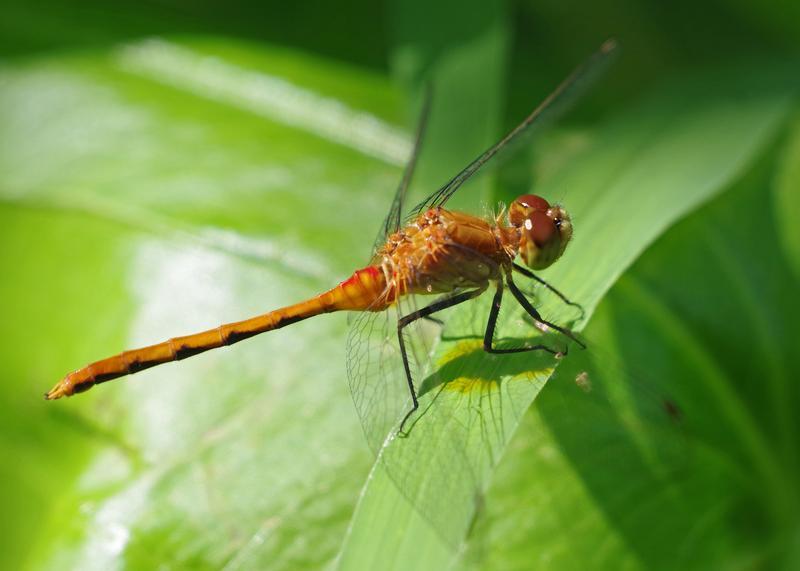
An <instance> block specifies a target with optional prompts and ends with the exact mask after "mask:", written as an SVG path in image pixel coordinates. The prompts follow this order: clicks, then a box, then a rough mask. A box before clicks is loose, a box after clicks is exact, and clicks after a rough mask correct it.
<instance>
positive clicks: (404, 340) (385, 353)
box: [45, 41, 616, 537]
mask: <svg viewBox="0 0 800 571" xmlns="http://www.w3.org/2000/svg"><path fill="white" fill-rule="evenodd" d="M615 47H616V46H615V43H614V42H613V41H609V42H606V43H605V44H603V45H602V46H601V48H600V49H599V50H598V51H597V52H595V53H594V54H593V55H592V56H590V58H589V59H588V60H587V61H586V62H585V63H584V64H582V65H581V66H579V67H578V68H577V69H576V70H575V71H573V73H572V74H570V75H569V76H568V77H567V78H566V79H565V80H564V81H563V82H562V83H561V84H560V85H559V86H558V87H557V88H556V89H555V90H554V91H553V92H552V93H551V94H550V95H549V96H548V97H547V98H546V99H545V100H544V101H543V102H542V103H541V104H540V105H539V106H538V107H536V109H534V110H533V111H532V112H531V113H530V114H529V115H528V116H527V117H525V119H524V120H523V121H522V122H521V123H520V124H519V125H518V126H517V127H516V128H514V129H513V130H512V131H511V132H510V133H508V135H506V136H505V137H503V138H502V139H501V140H500V141H499V142H497V143H496V144H495V145H493V146H492V147H490V148H489V149H488V150H486V151H485V152H484V153H482V154H481V155H480V156H478V157H477V158H476V159H475V160H474V161H472V162H471V163H470V164H469V165H467V166H466V167H465V168H464V169H463V170H462V171H461V172H459V173H458V174H457V175H456V176H454V177H453V178H452V179H451V180H449V181H448V182H447V183H446V184H444V185H443V186H442V187H441V188H439V189H438V190H437V191H436V192H434V193H433V194H431V195H430V196H429V197H428V198H427V199H425V200H424V201H422V202H421V203H420V204H418V205H417V206H415V207H413V208H411V209H410V210H408V211H406V209H405V208H404V207H405V199H406V194H407V190H408V188H409V185H410V182H411V179H412V175H413V172H414V168H415V165H416V162H417V157H418V154H419V149H420V144H421V141H422V139H423V135H424V131H425V125H426V118H427V114H428V108H429V105H428V104H426V105H425V108H424V110H423V112H422V115H421V116H422V118H421V120H420V124H419V127H418V129H417V136H416V141H415V145H414V149H413V151H412V155H411V158H410V160H409V162H408V164H407V166H406V169H405V172H404V175H403V178H402V181H401V183H400V185H399V186H398V188H397V191H396V193H395V196H394V199H393V201H392V205H391V209H390V211H389V214H388V215H387V217H386V219H385V222H384V224H383V226H382V228H381V232H380V234H379V237H378V240H376V243H375V247H374V249H373V256H372V259H371V261H370V263H369V265H367V266H365V267H363V268H361V269H358V270H356V271H355V272H354V273H353V274H352V275H351V276H350V277H348V278H347V279H345V280H344V281H342V282H341V283H339V284H338V285H337V286H335V287H333V288H332V289H330V290H328V291H326V292H324V293H321V294H319V295H318V296H316V297H313V298H311V299H308V300H305V301H301V302H299V303H297V304H295V305H291V306H287V307H283V308H280V309H277V310H274V311H270V312H268V313H265V314H263V315H259V316H257V317H253V318H250V319H246V320H243V321H238V322H235V323H229V324H225V325H220V326H219V327H216V328H213V329H209V330H207V331H203V332H200V333H194V334H191V335H186V336H182V337H175V338H172V339H169V340H167V341H164V342H162V343H158V344H155V345H151V346H147V347H143V348H139V349H133V350H129V351H124V352H122V353H119V354H117V355H114V356H112V357H108V358H105V359H102V360H99V361H96V362H93V363H91V364H89V365H87V366H85V367H83V368H80V369H78V370H76V371H73V372H71V373H69V374H67V375H66V376H65V377H64V378H63V379H62V380H61V381H59V382H58V383H57V384H56V385H55V386H54V387H53V388H52V389H51V390H50V391H48V392H47V393H46V394H45V398H46V399H48V400H55V399H59V398H62V397H68V396H72V395H75V394H77V393H81V392H84V391H87V390H89V389H90V388H92V387H93V386H95V385H97V384H101V383H105V382H107V381H110V380H112V379H117V378H120V377H124V376H127V375H131V374H134V373H137V372H139V371H143V370H144V369H148V368H151V367H154V366H156V365H160V364H163V363H168V362H171V361H178V360H182V359H185V358H188V357H191V356H193V355H196V354H199V353H202V352H204V351H208V350H210V349H215V348H218V347H222V346H226V345H232V344H234V343H237V342H239V341H242V340H244V339H248V338H250V337H253V336H255V335H258V334H260V333H264V332H267V331H272V330H274V329H280V328H282V327H285V326H287V325H290V324H292V323H296V322H298V321H301V320H304V319H308V318H310V317H314V316H317V315H320V314H323V313H331V312H338V311H348V312H354V314H355V315H356V317H355V318H354V319H353V320H352V323H351V327H350V334H349V337H348V342H347V369H348V377H349V383H350V388H351V392H352V395H353V399H354V402H355V405H356V409H357V411H358V414H359V417H360V419H361V422H362V425H363V428H364V432H365V434H366V437H367V441H368V443H369V445H370V447H371V448H372V449H373V450H374V451H375V452H376V453H380V454H381V459H382V461H383V463H384V465H385V466H386V467H387V469H388V471H389V473H390V475H391V477H392V478H393V479H394V480H395V481H396V482H397V484H398V486H399V488H400V489H401V490H402V491H403V493H404V494H405V495H406V496H407V497H408V498H409V499H410V500H411V501H412V503H414V504H415V505H416V506H419V508H420V511H421V512H422V513H423V515H425V516H427V517H428V518H429V519H430V520H432V521H434V523H436V524H437V526H436V527H437V528H438V529H439V530H442V529H443V528H447V527H448V526H449V527H450V528H452V527H454V526H453V525H451V523H450V522H448V521H441V518H440V514H441V513H442V506H441V505H440V503H437V501H438V497H443V496H442V495H441V494H440V493H439V492H438V491H437V490H441V489H442V486H445V487H449V488H450V489H451V491H452V490H455V489H458V492H453V493H451V494H450V496H449V497H448V500H447V501H448V503H449V508H448V509H449V510H450V512H452V511H453V510H454V509H455V510H457V509H458V508H454V507H453V506H454V505H456V506H458V505H459V502H461V503H462V504H464V505H466V506H472V502H473V501H474V499H475V498H474V495H475V493H476V492H479V491H480V490H481V489H482V488H483V487H485V483H486V481H487V480H488V473H489V471H490V468H491V466H492V465H494V464H495V463H496V461H497V458H498V456H499V453H500V452H501V451H502V449H503V447H504V446H505V444H506V443H507V442H508V439H509V438H510V434H511V432H513V428H514V427H515V426H516V424H515V422H514V421H513V419H515V418H519V416H520V415H521V413H522V412H524V410H525V409H526V408H527V406H528V404H530V401H531V400H532V398H533V396H535V394H536V392H538V389H539V388H540V387H541V386H542V385H543V383H544V381H545V380H546V379H547V378H548V377H549V375H550V373H552V371H553V370H554V368H555V362H556V361H557V360H558V359H559V358H561V357H562V356H563V355H564V354H565V353H566V352H567V347H568V345H569V344H576V345H578V346H580V347H585V344H584V342H583V341H581V340H580V339H579V338H578V337H577V336H576V335H575V334H573V333H572V331H571V330H570V329H569V328H568V327H566V326H563V325H559V324H556V323H554V322H552V321H549V320H547V319H545V318H544V317H543V316H542V315H541V313H540V312H539V311H538V310H537V308H536V307H535V305H534V301H532V298H531V297H530V296H529V295H528V294H527V293H526V286H520V285H518V282H517V280H516V278H515V276H516V277H519V278H520V279H521V280H526V281H527V282H528V283H532V284H535V285H537V286H538V287H540V288H543V289H544V290H546V292H548V294H549V295H551V296H554V297H555V298H557V299H558V300H559V302H561V303H564V304H567V305H569V306H572V307H574V308H576V312H579V313H580V317H582V309H580V306H579V305H578V304H577V303H575V302H573V301H571V300H570V299H568V297H567V296H565V295H564V294H562V293H561V292H560V291H559V290H558V289H556V288H555V287H553V286H551V285H550V284H548V283H547V282H546V281H544V280H543V279H542V278H540V277H539V276H538V275H536V274H535V273H534V272H535V271H538V270H542V269H544V268H547V267H549V266H551V265H552V264H553V263H555V262H556V261H557V260H559V259H560V258H561V257H562V255H563V254H564V252H565V249H566V248H567V246H568V244H569V242H570V239H571V237H572V233H573V225H572V220H571V218H570V215H569V214H568V212H567V211H566V210H565V209H564V208H563V207H561V206H560V205H557V204H551V203H550V202H548V201H547V200H546V199H545V198H543V197H541V196H538V195H535V194H525V195H522V196H519V197H518V198H517V199H516V200H514V201H513V202H511V204H510V205H509V206H508V207H507V208H502V209H500V211H499V212H497V213H496V214H495V215H492V216H488V217H481V216H475V215H472V214H468V213H464V212H457V211H452V210H448V209H446V208H445V206H446V203H447V202H448V200H449V199H450V198H451V197H452V196H453V195H454V194H455V193H456V191H457V190H458V189H459V188H461V187H462V185H463V184H464V183H465V182H466V181H467V180H468V179H470V178H471V177H472V176H473V175H475V174H476V173H477V172H478V171H479V170H480V169H481V168H482V167H483V166H484V165H486V164H487V163H488V162H489V161H490V160H492V159H493V158H494V157H495V156H496V155H497V154H498V153H499V152H500V151H504V150H507V149H509V148H510V147H511V146H512V145H511V144H512V143H517V142H519V141H520V140H521V139H522V138H523V136H525V135H528V134H530V133H531V132H532V130H533V129H532V128H533V127H534V126H537V125H541V124H542V122H543V120H544V119H545V118H547V117H551V116H553V115H554V112H555V111H557V110H559V108H561V107H563V106H564V105H563V104H564V103H565V102H567V101H569V100H570V99H572V98H573V97H574V96H575V95H576V93H577V92H578V91H579V90H580V89H581V88H582V87H583V86H585V84H587V83H589V82H588V80H589V79H591V78H592V77H593V76H595V75H596V74H597V72H598V71H599V70H601V69H602V68H604V67H605V64H606V63H607V62H608V61H610V59H611V57H612V55H613V53H614V51H615ZM490 289H493V293H492V294H491V295H489V296H487V295H484V294H486V293H487V292H489V290H490ZM507 293H509V294H510V298H511V301H512V302H515V303H516V304H517V306H518V308H521V310H522V311H523V314H524V316H525V318H526V319H527V320H528V321H527V322H526V323H525V324H524V326H525V327H526V328H528V329H529V330H531V332H533V333H535V335H534V336H533V337H531V336H530V335H528V336H527V338H526V339H524V340H522V341H519V342H516V343H513V342H512V343H509V342H507V341H504V339H505V338H503V339H500V338H498V337H497V333H498V331H497V330H498V317H499V315H500V312H501V307H505V305H504V303H503V302H504V299H506V294H507ZM426 296H432V297H434V298H435V299H433V301H432V302H429V303H427V304H424V305H423V304H421V302H420V301H419V300H420V299H425V297H426ZM478 298H481V299H490V300H491V302H490V304H488V305H486V304H484V305H483V306H482V307H483V309H482V311H483V313H484V315H482V316H481V317H480V322H481V323H482V327H481V331H480V332H475V331H470V332H466V331H464V330H463V329H460V328H464V329H469V328H470V327H471V326H472V325H474V324H475V323H476V312H475V311H473V312H472V313H465V314H463V315H468V317H467V318H462V319H460V320H459V317H458V316H454V318H453V319H452V320H450V319H448V321H447V328H446V329H445V330H444V331H442V329H441V327H442V325H443V322H442V321H441V320H439V319H438V318H437V314H440V312H445V311H446V310H449V309H450V308H454V307H456V306H459V305H461V304H466V303H467V302H472V303H476V302H477V301H478ZM418 307H419V308H418ZM580 317H579V318H580ZM467 324H469V325H467ZM437 328H439V329H437ZM448 332H456V334H457V335H461V334H462V333H463V341H461V342H459V343H458V344H457V345H456V347H457V349H456V350H455V351H451V352H450V353H449V354H447V355H444V356H443V357H442V358H440V359H438V361H437V362H436V364H435V365H434V364H433V359H432V355H433V350H434V345H435V344H436V340H437V338H441V337H443V336H444V335H445V334H447V333H448ZM486 354H489V355H492V356H493V357H492V359H493V361H492V364H491V366H490V367H489V369H487V368H486V366H485V363H484V362H482V361H481V358H480V355H486ZM526 355H527V357H526ZM494 356H498V357H499V356H505V358H507V360H501V359H499V358H496V357H494ZM521 359H524V360H521ZM472 369H474V370H476V371H478V370H479V371H480V372H479V373H477V372H474V373H473V372H470V371H471V370H472ZM480 376H484V377H485V378H501V377H502V378H509V379H517V380H519V379H524V380H525V381H526V382H525V383H513V382H509V383H502V384H498V383H494V382H490V383H479V382H477V381H476V379H478V378H479V377H480ZM579 384H580V386H581V387H582V388H583V390H586V388H587V387H588V380H587V377H586V376H585V375H584V376H581V378H580V380H579ZM423 395H424V396H425V397H427V400H424V399H422V398H421V397H422V396H423ZM434 405H435V407H436V410H435V411H434V412H435V414H427V413H428V412H429V409H431V407H433V406H434ZM475 426H479V428H478V429H474V427H475ZM398 435H399V436H404V437H405V438H402V439H397V442H395V437H396V436H398ZM476 438H477V439H479V440H480V444H479V446H475V443H474V442H473V440H474V439H476ZM420 441H426V442H433V443H434V444H428V445H426V446H427V447H424V448H420V447H419V446H417V445H416V444H414V443H415V442H420ZM397 444H406V445H405V446H398V445H397ZM420 473H425V474H428V476H426V477H419V475H420ZM455 480H458V483H454V482H455ZM471 510H472V507H466V508H465V509H464V512H463V514H462V515H463V517H455V518H453V519H452V520H451V521H459V522H461V523H460V524H459V525H462V524H463V525H468V523H469V518H470V514H471V513H473V512H472V511H471ZM463 525H462V527H463ZM455 527H458V526H455ZM450 531H451V532H452V533H449V532H447V531H446V532H444V533H445V535H452V536H454V537H457V536H458V535H459V534H460V533H461V532H462V531H463V530H459V529H451V530H450Z"/></svg>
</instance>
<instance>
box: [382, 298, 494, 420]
mask: <svg viewBox="0 0 800 571" xmlns="http://www.w3.org/2000/svg"><path fill="white" fill-rule="evenodd" d="M484 291H486V288H485V287H484V288H481V289H476V290H472V291H467V292H464V293H460V294H458V295H454V296H453V297H449V298H446V299H443V300H441V301H436V302H434V303H432V304H430V305H428V306H426V307H423V308H422V309H419V310H417V311H414V312H412V313H409V314H408V315H406V316H404V317H401V318H400V319H399V320H398V321H397V340H398V342H399V344H400V356H401V357H402V359H403V368H404V369H405V372H406V381H407V382H408V391H409V392H410V393H411V403H412V404H411V410H409V411H408V412H407V413H406V415H405V416H404V417H403V421H402V422H401V423H400V430H399V434H400V435H403V434H404V432H403V427H404V426H405V424H406V421H407V420H408V418H409V417H410V416H411V415H412V414H414V411H416V410H417V409H418V408H419V401H418V400H417V392H416V390H414V381H413V379H412V378H411V367H410V366H409V364H408V353H407V352H406V343H405V340H404V339H403V329H405V327H406V326H407V325H410V324H411V323H414V322H415V321H416V320H417V319H423V318H425V317H428V316H430V315H431V314H433V313H436V312H437V311H442V310H443V309H447V308H448V307H453V306H454V305H458V304H459V303H463V302H465V301H469V300H470V299H474V298H476V297H478V296H479V295H480V294H482V293H483V292H484Z"/></svg>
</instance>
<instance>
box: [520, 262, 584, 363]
mask: <svg viewBox="0 0 800 571" xmlns="http://www.w3.org/2000/svg"><path fill="white" fill-rule="evenodd" d="M506 283H508V289H509V290H511V295H513V296H514V297H515V298H516V300H517V301H518V302H519V304H520V305H521V306H522V308H523V309H524V310H525V311H527V312H528V315H530V316H531V317H532V318H533V319H534V320H535V321H537V322H538V323H541V324H542V325H546V326H547V327H549V328H551V329H555V330H556V331H558V332H559V333H561V334H562V335H564V336H565V337H569V338H570V339H572V340H573V341H575V343H577V344H578V345H580V346H581V348H583V349H586V344H585V343H584V342H583V341H581V340H580V339H578V338H577V337H576V336H575V334H574V333H573V332H572V331H570V330H569V329H565V328H564V327H561V326H560V325H556V324H555V323H551V322H549V321H546V320H544V319H543V318H542V316H541V315H540V314H539V312H538V311H536V308H535V307H533V306H532V305H531V302H530V301H528V298H526V297H525V294H523V293H522V292H521V291H520V290H519V288H518V287H517V286H516V285H515V284H514V280H513V279H512V278H511V273H510V272H509V273H508V274H507V275H506Z"/></svg>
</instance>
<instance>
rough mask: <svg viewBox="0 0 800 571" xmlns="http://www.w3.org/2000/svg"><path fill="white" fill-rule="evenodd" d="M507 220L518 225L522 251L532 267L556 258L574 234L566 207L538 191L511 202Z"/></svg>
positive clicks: (535, 268) (546, 264)
mask: <svg viewBox="0 0 800 571" xmlns="http://www.w3.org/2000/svg"><path fill="white" fill-rule="evenodd" d="M508 222H509V224H511V225H512V226H514V227H515V228H518V229H519V231H520V240H519V254H520V256H522V261H523V262H525V265H526V266H528V267H529V268H531V269H532V270H542V269H544V268H546V267H548V266H549V265H551V264H552V263H553V262H555V261H556V260H557V259H558V258H560V257H561V254H563V253H564V250H565V249H566V247H567V244H568V243H569V240H570V238H572V221H571V220H570V217H569V214H567V211H566V210H564V209H563V208H561V207H560V206H555V205H553V206H551V205H550V204H549V203H548V202H547V201H546V200H545V199H544V198H542V197H541V196H537V195H535V194H523V195H522V196H520V197H519V198H517V199H516V200H515V201H514V202H512V203H511V206H510V207H509V209H508Z"/></svg>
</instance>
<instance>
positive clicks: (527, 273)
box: [514, 264, 586, 319]
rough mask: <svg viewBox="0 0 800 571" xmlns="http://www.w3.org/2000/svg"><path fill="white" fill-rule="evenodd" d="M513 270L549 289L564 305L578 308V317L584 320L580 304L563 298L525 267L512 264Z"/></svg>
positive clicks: (583, 311) (562, 295) (561, 294)
mask: <svg viewBox="0 0 800 571" xmlns="http://www.w3.org/2000/svg"><path fill="white" fill-rule="evenodd" d="M514 269H515V270H517V271H518V272H519V273H521V274H522V275H523V276H525V277H526V278H531V279H532V280H536V281H537V282H539V283H540V284H542V285H543V286H544V287H546V288H547V289H549V290H550V291H551V292H553V293H554V294H556V295H557V296H558V297H559V298H560V299H561V301H563V302H564V303H566V304H567V305H571V306H573V307H577V308H578V310H579V311H580V312H581V317H580V319H583V318H584V316H585V315H586V311H585V310H584V309H583V306H582V305H581V304H580V303H576V302H574V301H571V300H570V299H569V298H568V297H567V296H565V295H564V294H563V293H561V292H560V291H558V290H557V289H556V288H554V287H553V286H551V285H550V284H549V283H547V282H546V281H545V280H544V279H542V278H540V277H539V276H537V275H536V274H534V273H533V272H532V271H530V270H529V269H528V268H525V267H523V266H520V265H519V264H514Z"/></svg>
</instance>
